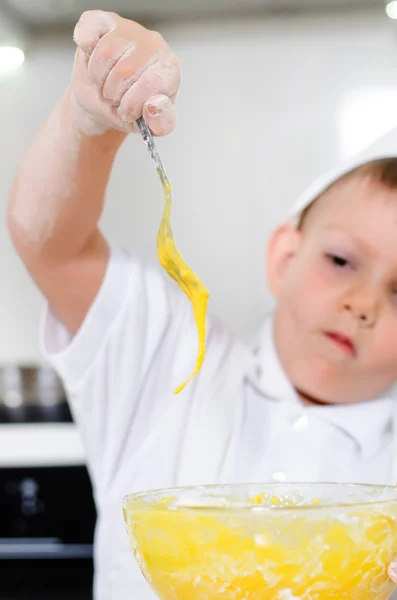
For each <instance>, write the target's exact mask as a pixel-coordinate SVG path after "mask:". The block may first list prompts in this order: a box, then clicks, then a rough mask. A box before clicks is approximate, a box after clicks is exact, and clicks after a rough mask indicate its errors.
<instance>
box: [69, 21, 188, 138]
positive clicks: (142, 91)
mask: <svg viewBox="0 0 397 600" xmlns="http://www.w3.org/2000/svg"><path fill="white" fill-rule="evenodd" d="M74 38H75V41H76V44H77V46H78V50H77V53H76V62H75V74H76V76H77V77H76V80H75V81H76V82H77V85H78V86H79V88H78V91H77V94H78V95H79V96H81V100H82V102H81V104H82V105H83V106H84V107H85V108H86V110H88V112H89V111H90V110H91V111H92V112H93V117H95V114H96V113H97V116H98V117H100V118H101V121H103V120H104V119H105V120H106V118H107V120H108V121H109V125H110V126H113V127H114V122H115V119H116V121H118V123H117V127H118V128H120V127H121V128H122V129H123V130H128V131H131V130H134V122H135V121H136V120H137V119H138V118H139V117H141V116H142V115H143V116H144V117H145V119H146V121H147V123H148V125H149V127H150V129H151V130H152V132H153V133H154V134H155V135H158V136H161V135H166V134H167V133H170V132H171V131H173V129H174V128H175V126H176V116H175V111H174V108H173V106H172V102H173V101H174V100H175V98H176V95H177V92H178V89H179V85H180V79H181V76H180V65H179V61H178V60H177V58H176V57H175V56H174V54H173V53H172V52H171V50H170V49H169V47H168V46H167V44H166V42H165V41H164V39H163V38H162V36H161V35H160V34H159V33H157V32H154V31H149V30H147V29H145V28H144V27H142V26H141V25H139V24H138V23H135V22H133V21H128V20H127V19H123V18H121V17H119V16H118V15H116V14H115V13H107V12H104V11H100V10H99V11H86V12H85V13H83V14H82V16H81V17H80V20H79V22H78V24H77V25H76V28H75V33H74ZM80 54H81V57H80ZM79 74H80V76H79ZM83 82H84V85H83ZM91 87H92V88H95V90H96V95H97V96H98V100H99V102H98V101H95V103H93V102H92V101H90V100H89V99H87V96H88V91H89V89H88V88H91ZM90 97H92V94H91V96H90ZM91 100H92V98H91ZM94 113H95V114H94Z"/></svg>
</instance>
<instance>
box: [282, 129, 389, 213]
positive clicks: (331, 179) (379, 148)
mask: <svg viewBox="0 0 397 600" xmlns="http://www.w3.org/2000/svg"><path fill="white" fill-rule="evenodd" d="M382 158H397V128H395V129H392V130H391V131H389V132H388V133H387V134H386V135H384V136H383V137H381V138H379V139H378V140H376V142H374V143H373V144H371V146H369V147H368V148H366V149H365V150H364V151H363V152H361V153H360V154H358V155H357V156H355V157H353V158H350V159H348V160H345V161H343V162H342V163H339V164H338V165H337V166H336V167H334V168H332V169H330V170H329V171H327V172H325V173H323V175H321V177H319V178H318V179H316V180H315V181H314V182H313V183H312V184H311V185H310V186H309V187H308V188H306V190H305V191H304V192H303V193H302V194H301V195H300V196H299V197H298V198H297V200H296V202H295V203H294V205H293V208H292V211H291V212H290V215H289V217H290V219H295V220H296V219H297V218H299V215H301V214H302V212H303V211H304V210H305V209H306V208H307V207H308V206H310V204H311V203H312V202H314V200H316V199H317V198H318V197H319V196H320V195H321V194H322V193H323V192H325V191H326V190H327V189H328V188H329V186H330V185H332V184H333V183H336V181H338V179H340V178H341V177H343V175H346V174H347V173H349V172H350V171H352V170H353V169H356V168H357V167H360V166H362V165H365V164H366V163H369V162H372V161H374V160H379V159H382Z"/></svg>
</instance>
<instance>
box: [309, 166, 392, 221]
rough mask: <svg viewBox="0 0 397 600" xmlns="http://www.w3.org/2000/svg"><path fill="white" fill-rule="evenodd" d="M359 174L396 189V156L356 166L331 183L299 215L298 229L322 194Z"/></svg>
mask: <svg viewBox="0 0 397 600" xmlns="http://www.w3.org/2000/svg"><path fill="white" fill-rule="evenodd" d="M355 175H359V176H360V177H361V176H362V177H368V178H369V179H370V180H371V181H372V182H375V183H379V184H380V185H383V186H385V187H386V188H388V189H390V190H397V157H396V158H380V159H378V160H373V161H371V162H368V163H365V164H363V165H360V166H359V167H356V168H355V169H353V170H352V171H349V172H348V173H345V175H343V176H342V177H341V178H340V179H338V180H337V181H335V182H334V183H332V184H331V185H330V186H329V187H328V188H327V189H326V190H325V191H324V192H322V193H321V194H320V196H318V197H317V198H316V199H315V200H314V201H313V202H311V203H310V204H309V206H307V207H306V208H305V209H304V210H303V211H302V213H301V214H300V216H299V220H298V229H302V227H303V225H304V223H305V221H306V218H307V215H308V214H309V212H310V210H311V209H312V207H313V205H314V204H315V203H316V202H317V200H319V199H320V198H322V196H324V194H326V193H327V192H328V191H329V190H330V189H331V188H332V187H333V186H334V185H336V184H337V183H340V182H343V181H347V180H348V179H350V177H353V176H355Z"/></svg>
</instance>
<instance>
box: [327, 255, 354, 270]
mask: <svg viewBox="0 0 397 600" xmlns="http://www.w3.org/2000/svg"><path fill="white" fill-rule="evenodd" d="M327 256H328V258H329V260H330V261H331V262H332V263H333V264H334V265H336V266H337V267H346V266H347V265H348V264H349V261H347V260H346V259H345V258H342V257H341V256H337V255H336V254H328V255H327Z"/></svg>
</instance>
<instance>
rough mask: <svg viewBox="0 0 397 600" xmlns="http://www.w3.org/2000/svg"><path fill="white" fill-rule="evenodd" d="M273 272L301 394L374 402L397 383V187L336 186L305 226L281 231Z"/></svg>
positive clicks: (279, 317) (360, 179)
mask: <svg viewBox="0 0 397 600" xmlns="http://www.w3.org/2000/svg"><path fill="white" fill-rule="evenodd" d="M268 269H269V279H270V284H271V287H272V291H273V292H274V293H275V295H276V296H277V299H278V303H277V307H276V312H275V341H276V347H277V351H278V353H279V356H280V359H281V362H282V365H283V367H284V369H285V371H286V373H287V375H288V377H289V378H290V380H291V381H292V383H293V384H294V386H295V388H296V389H297V390H298V392H299V393H300V394H301V396H302V397H303V399H304V400H305V399H306V400H309V401H310V400H314V401H317V402H323V403H338V404H341V403H352V402H359V401H362V400H368V399H371V398H375V397H377V396H378V395H380V394H381V393H382V392H384V391H385V390H386V389H387V388H388V387H389V386H390V385H391V384H392V383H393V382H394V381H395V380H396V379H397V191H395V190H389V189H387V188H386V187H384V186H382V185H381V184H379V183H375V182H372V181H370V180H369V179H368V178H367V177H364V176H363V175H361V176H360V175H354V176H352V177H350V178H349V179H347V180H345V181H342V182H339V183H337V184H336V185H334V186H333V187H332V188H331V189H330V190H328V192H326V193H325V194H324V196H323V197H321V198H320V199H319V200H318V201H317V202H316V203H315V205H314V206H313V207H312V209H311V210H310V211H309V214H308V215H307V218H306V220H305V222H304V225H303V228H302V230H301V231H297V230H296V229H295V228H293V227H288V226H286V227H284V228H281V229H280V230H278V232H276V233H275V234H274V236H273V239H272V241H271V243H270V246H269V256H268Z"/></svg>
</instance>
